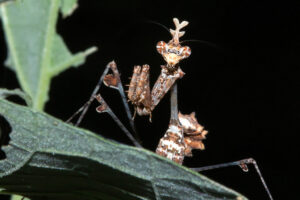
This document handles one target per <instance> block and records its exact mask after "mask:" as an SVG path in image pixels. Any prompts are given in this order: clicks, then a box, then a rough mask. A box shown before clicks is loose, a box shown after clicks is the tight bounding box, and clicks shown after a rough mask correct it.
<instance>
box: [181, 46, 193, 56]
mask: <svg viewBox="0 0 300 200" xmlns="http://www.w3.org/2000/svg"><path fill="white" fill-rule="evenodd" d="M181 49H182V53H181V55H182V59H185V58H188V57H189V56H190V55H191V53H192V51H191V48H190V47H188V46H184V47H181Z"/></svg>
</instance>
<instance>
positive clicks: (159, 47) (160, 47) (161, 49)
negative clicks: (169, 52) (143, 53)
mask: <svg viewBox="0 0 300 200" xmlns="http://www.w3.org/2000/svg"><path fill="white" fill-rule="evenodd" d="M166 46H167V44H166V43H165V42H164V41H160V42H158V43H157V45H156V49H157V51H158V53H160V54H163V53H165V52H166Z"/></svg>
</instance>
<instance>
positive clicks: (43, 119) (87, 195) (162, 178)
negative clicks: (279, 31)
mask: <svg viewBox="0 0 300 200" xmlns="http://www.w3.org/2000/svg"><path fill="white" fill-rule="evenodd" d="M0 115H2V116H4V117H5V119H6V120H7V121H8V123H9V124H10V126H11V128H12V132H11V133H10V141H9V145H7V146H4V147H3V151H4V152H5V153H6V159H4V160H1V161H0V193H3V194H19V195H22V196H26V197H29V198H31V199H43V198H46V197H47V198H50V199H64V200H67V199H70V200H76V199H85V200H86V199H87V200H92V199H93V200H94V199H158V200H171V199H176V200H178V199H189V200H193V199H195V200H196V199H197V200H201V199H205V200H207V199H232V200H233V199H235V200H236V199H246V198H245V197H243V196H241V195H240V194H239V193H237V192H235V191H233V190H231V189H228V188H226V187H225V186H222V185H220V184H218V183H216V182H214V181H212V180H210V179H208V178H206V177H204V176H202V175H200V174H198V173H196V172H193V171H191V170H189V169H187V168H185V167H183V166H180V165H177V164H176V163H174V162H171V161H169V160H167V159H165V158H163V157H160V156H158V155H156V154H154V153H152V152H150V151H147V150H145V149H140V148H135V147H130V146H126V145H122V144H118V143H115V142H111V141H108V140H107V139H104V138H102V137H101V136H97V135H96V134H94V133H91V132H89V131H87V130H83V129H80V128H77V127H74V126H71V125H69V124H66V123H64V122H62V121H60V120H58V119H55V118H53V117H51V116H49V115H47V114H45V113H40V112H36V111H32V110H31V109H29V108H28V107H24V106H20V105H16V104H13V103H10V102H8V101H7V100H4V99H0Z"/></svg>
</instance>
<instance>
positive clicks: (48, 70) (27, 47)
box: [1, 0, 95, 110]
mask: <svg viewBox="0 0 300 200" xmlns="http://www.w3.org/2000/svg"><path fill="white" fill-rule="evenodd" d="M32 5H34V6H32ZM74 5H76V1H72V2H71V3H70V4H66V3H63V4H62V3H61V1H60V0H51V1H40V0H23V1H20V0H16V1H15V2H11V3H7V4H3V5H1V19H2V21H3V28H4V32H5V36H6V41H7V45H8V49H9V52H8V55H9V56H8V58H7V60H6V63H5V64H6V65H7V66H8V67H9V68H11V69H14V71H15V72H16V74H17V77H18V80H19V82H20V85H21V87H22V89H23V90H24V91H25V92H26V93H27V94H28V95H29V96H30V97H31V98H32V99H33V108H35V109H37V110H42V109H43V108H44V105H45V103H46V102H47V100H48V91H49V88H50V82H51V78H52V77H53V76H55V75H57V74H58V73H61V72H62V71H63V70H66V69H68V68H69V67H71V66H78V63H80V64H82V63H83V62H84V61H85V58H86V57H87V56H88V55H89V54H90V53H93V52H94V51H95V49H93V51H92V52H89V51H88V52H89V53H86V52H87V51H86V52H83V53H78V54H76V55H72V54H71V53H70V51H69V50H68V48H67V47H66V45H65V44H64V43H63V41H62V39H60V40H61V41H60V43H59V45H58V46H55V44H56V43H55V42H56V41H57V38H60V36H59V35H58V34H57V33H56V30H55V26H56V21H57V17H58V12H59V10H60V7H61V6H64V9H63V10H65V12H67V11H68V12H70V9H71V8H72V6H74ZM57 51H58V52H61V53H62V55H64V57H57V58H56V57H54V56H52V55H57V54H55V53H56V52H57ZM61 59H65V60H61ZM58 61H59V62H62V61H64V63H65V65H63V67H61V68H59V70H58V69H56V71H55V73H53V71H52V70H53V68H54V67H55V66H52V65H54V64H56V63H57V62H58Z"/></svg>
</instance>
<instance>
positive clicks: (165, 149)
mask: <svg viewBox="0 0 300 200" xmlns="http://www.w3.org/2000/svg"><path fill="white" fill-rule="evenodd" d="M178 117H179V122H178V123H176V122H175V123H170V125H169V128H168V130H167V131H166V133H165V135H164V137H162V138H161V139H160V141H159V144H158V146H157V149H156V153H157V154H159V155H161V156H164V157H166V158H169V159H170V160H173V161H174V162H177V163H178V164H182V162H183V160H184V157H185V156H189V157H191V156H192V149H200V150H204V144H203V142H202V140H204V139H205V135H206V134H207V133H208V132H207V131H206V130H204V127H203V126H201V125H200V124H199V123H198V121H197V119H196V117H195V113H194V112H193V113H191V114H190V115H183V114H181V113H180V112H179V114H178Z"/></svg>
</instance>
